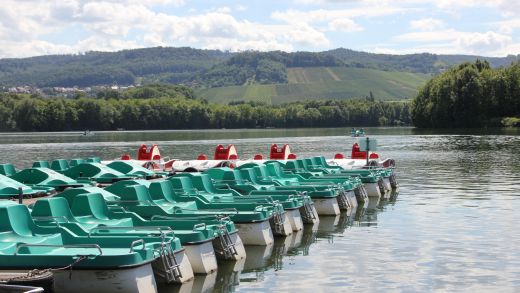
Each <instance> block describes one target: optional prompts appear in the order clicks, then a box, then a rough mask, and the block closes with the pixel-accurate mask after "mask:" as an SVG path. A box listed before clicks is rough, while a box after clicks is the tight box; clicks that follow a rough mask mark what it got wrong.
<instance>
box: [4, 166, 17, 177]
mask: <svg viewBox="0 0 520 293" xmlns="http://www.w3.org/2000/svg"><path fill="white" fill-rule="evenodd" d="M0 174H1V175H5V176H12V175H14V174H16V168H15V167H14V166H13V164H0Z"/></svg>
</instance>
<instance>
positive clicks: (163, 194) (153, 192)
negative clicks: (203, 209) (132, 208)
mask: <svg viewBox="0 0 520 293" xmlns="http://www.w3.org/2000/svg"><path fill="white" fill-rule="evenodd" d="M148 191H149V193H150V196H151V197H152V199H153V201H154V202H155V203H156V204H158V205H160V206H162V207H170V206H172V205H174V206H177V207H179V208H183V209H196V208H197V204H196V203H194V202H192V201H187V202H177V201H176V200H175V191H174V190H173V185H172V183H171V182H170V181H168V180H162V181H155V182H152V183H151V184H150V186H149V187H148Z"/></svg>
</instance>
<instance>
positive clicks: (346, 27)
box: [329, 18, 363, 32]
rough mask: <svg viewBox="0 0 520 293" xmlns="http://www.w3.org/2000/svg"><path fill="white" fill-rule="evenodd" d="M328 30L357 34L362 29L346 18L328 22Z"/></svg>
mask: <svg viewBox="0 0 520 293" xmlns="http://www.w3.org/2000/svg"><path fill="white" fill-rule="evenodd" d="M329 30H331V31H337V32H358V31H362V30H363V28H362V27H361V26H360V25H359V24H357V23H355V22H354V21H353V20H351V19H348V18H338V19H334V20H332V21H331V22H329Z"/></svg>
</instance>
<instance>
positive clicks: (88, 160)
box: [87, 157, 101, 163]
mask: <svg viewBox="0 0 520 293" xmlns="http://www.w3.org/2000/svg"><path fill="white" fill-rule="evenodd" d="M87 163H101V158H100V157H91V158H88V159H87Z"/></svg>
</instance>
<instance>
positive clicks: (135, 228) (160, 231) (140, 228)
mask: <svg viewBox="0 0 520 293" xmlns="http://www.w3.org/2000/svg"><path fill="white" fill-rule="evenodd" d="M101 230H130V231H150V230H158V234H160V235H163V234H165V233H164V232H163V230H167V234H173V230H172V228H170V227H168V226H127V227H122V226H118V227H110V226H101V227H94V228H92V229H90V231H89V232H88V237H89V238H90V236H91V235H92V234H93V232H94V231H101Z"/></svg>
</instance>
